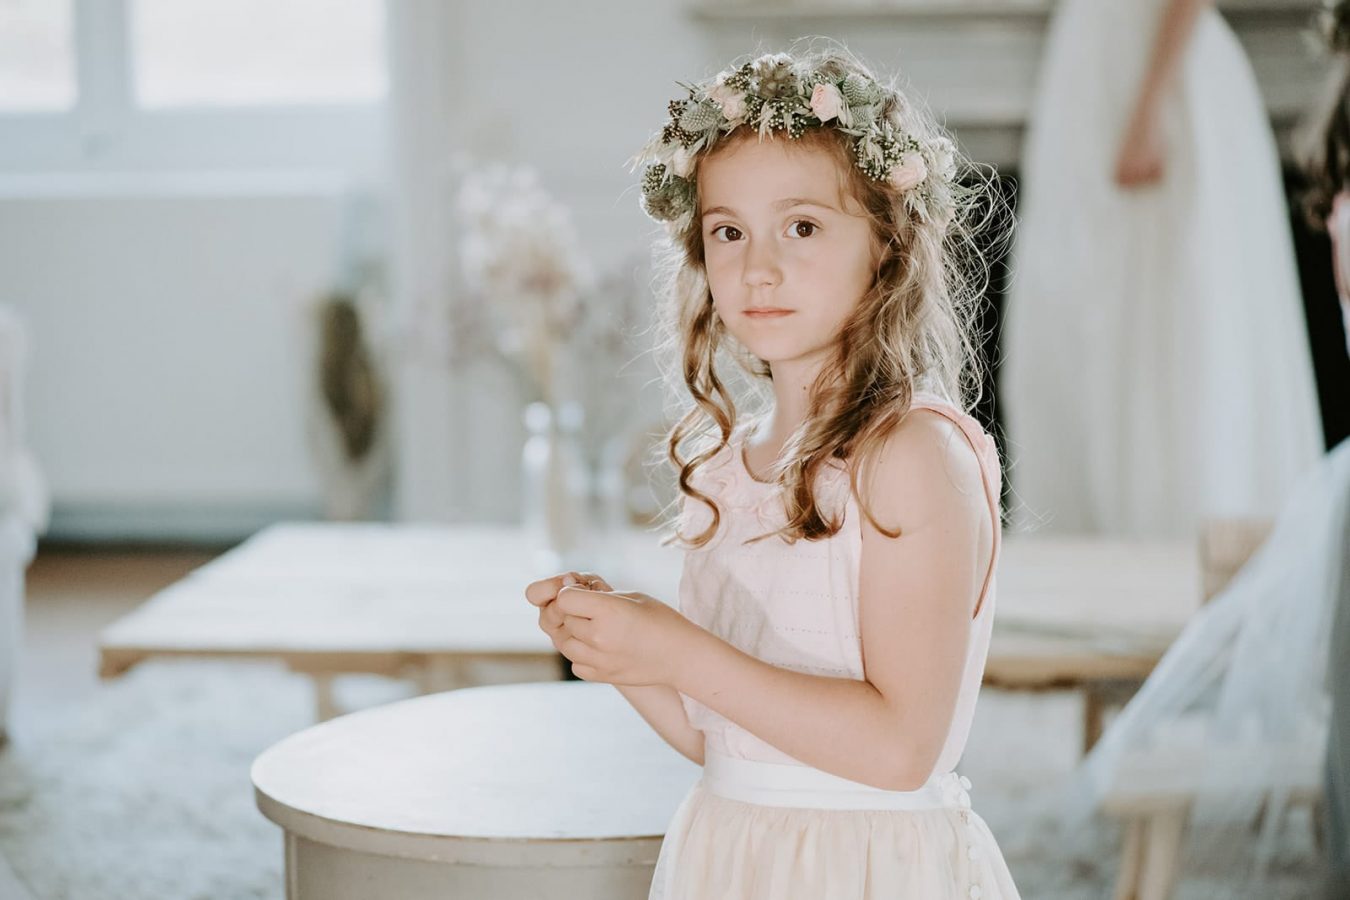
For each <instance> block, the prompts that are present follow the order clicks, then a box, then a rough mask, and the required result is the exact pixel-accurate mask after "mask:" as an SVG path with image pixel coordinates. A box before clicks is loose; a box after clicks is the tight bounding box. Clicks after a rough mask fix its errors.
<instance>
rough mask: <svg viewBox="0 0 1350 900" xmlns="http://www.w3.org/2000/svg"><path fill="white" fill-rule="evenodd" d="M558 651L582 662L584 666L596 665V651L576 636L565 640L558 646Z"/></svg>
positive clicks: (575, 660)
mask: <svg viewBox="0 0 1350 900" xmlns="http://www.w3.org/2000/svg"><path fill="white" fill-rule="evenodd" d="M558 652H559V653H561V654H562V655H563V656H565V657H567V658H568V659H570V660H571V661H572V662H574V663H581V664H582V665H583V666H590V665H594V664H595V662H596V660H595V651H594V650H592V649H591V648H590V647H588V646H587V645H586V644H585V643H583V642H582V641H579V640H577V639H576V638H574V637H569V638H568V639H567V640H565V641H563V642H562V643H561V644H560V645H559V646H558Z"/></svg>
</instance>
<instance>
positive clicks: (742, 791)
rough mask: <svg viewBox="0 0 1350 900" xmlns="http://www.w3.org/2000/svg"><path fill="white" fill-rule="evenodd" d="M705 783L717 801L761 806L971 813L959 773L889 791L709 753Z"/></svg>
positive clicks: (816, 771)
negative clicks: (936, 810) (919, 784)
mask: <svg viewBox="0 0 1350 900" xmlns="http://www.w3.org/2000/svg"><path fill="white" fill-rule="evenodd" d="M702 784H703V785H704V786H705V787H706V788H707V789H708V790H709V791H711V792H712V793H714V794H717V795H718V796H719V797H726V798H728V799H730V800H740V801H743V802H745V803H757V804H759V805H761V806H797V807H810V808H813V809H941V808H943V807H947V808H953V809H969V808H970V796H969V795H968V794H967V793H966V789H967V788H969V787H970V780H969V779H967V778H965V777H964V776H960V775H957V774H956V773H955V772H944V773H942V774H940V775H934V776H932V777H931V778H929V779H928V781H927V783H926V784H924V785H923V787H921V788H919V789H918V790H914V791H888V790H884V789H882V788H878V787H873V786H871V785H868V784H862V783H860V782H857V781H850V780H849V779H847V778H841V777H840V776H838V775H832V774H830V773H829V772H823V771H821V770H820V769H816V768H813V767H811V766H796V765H784V764H782V763H771V762H760V761H758V760H750V759H736V758H734V757H730V756H722V755H721V754H718V753H708V754H707V756H706V757H705V759H704V762H703V779H702Z"/></svg>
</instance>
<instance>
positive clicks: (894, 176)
mask: <svg viewBox="0 0 1350 900" xmlns="http://www.w3.org/2000/svg"><path fill="white" fill-rule="evenodd" d="M927 177H928V164H927V163H925V162H924V161H923V156H922V155H920V154H918V153H915V152H913V151H909V152H906V153H902V154H900V161H899V162H898V163H896V164H895V165H894V166H892V167H891V171H890V173H889V174H888V175H887V180H888V181H890V183H891V186H892V187H894V188H895V189H896V190H897V191H902V192H903V191H908V190H911V189H913V188H915V187H918V185H919V184H921V183H922V182H923V180H924V179H925V178H927Z"/></svg>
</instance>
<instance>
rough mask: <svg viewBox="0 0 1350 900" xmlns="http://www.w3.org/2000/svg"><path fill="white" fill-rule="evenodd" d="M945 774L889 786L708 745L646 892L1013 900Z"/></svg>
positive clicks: (692, 896) (652, 897)
mask: <svg viewBox="0 0 1350 900" xmlns="http://www.w3.org/2000/svg"><path fill="white" fill-rule="evenodd" d="M969 787H970V781H969V779H966V778H964V777H961V776H959V775H957V774H956V773H955V772H947V773H945V774H941V775H935V776H933V778H931V779H929V781H928V783H927V784H925V785H924V786H923V787H922V788H920V789H919V790H916V791H903V792H902V791H885V790H880V789H877V788H873V787H870V786H868V785H864V784H859V783H857V782H853V781H849V780H847V779H844V778H839V777H838V776H835V775H831V774H829V773H828V772H822V771H820V770H819V769H814V768H809V767H806V766H791V765H781V764H778V763H764V762H755V761H750V760H743V759H732V758H730V757H724V756H720V755H717V754H711V753H710V754H709V755H708V758H707V760H706V761H705V765H704V770H703V777H702V778H701V779H700V780H699V781H698V783H696V784H695V785H694V786H693V788H691V789H690V792H689V794H688V795H687V796H686V797H685V799H684V801H683V803H681V804H680V807H679V809H678V810H677V811H676V813H675V816H674V818H673V820H672V821H671V824H670V827H669V828H668V829H667V831H666V838H665V842H664V843H663V844H662V845H661V854H660V857H659V858H658V860H657V863H656V871H655V874H654V876H653V878H652V887H651V892H650V894H649V895H648V896H649V900H822V898H829V900H902V898H903V900H910V898H913V900H981V898H983V900H1008V898H1018V893H1017V888H1016V887H1015V886H1014V885H1013V880H1012V875H1011V873H1009V871H1008V867H1007V864H1006V863H1005V862H1004V860H1003V854H1002V852H1001V851H1000V850H999V847H998V843H997V842H996V841H995V840H994V836H993V834H992V833H991V832H990V831H989V827H988V825H986V824H985V822H984V820H983V819H982V818H980V816H979V815H978V814H976V813H975V811H974V810H973V809H971V805H970V795H969V794H968V793H967V790H968V789H969Z"/></svg>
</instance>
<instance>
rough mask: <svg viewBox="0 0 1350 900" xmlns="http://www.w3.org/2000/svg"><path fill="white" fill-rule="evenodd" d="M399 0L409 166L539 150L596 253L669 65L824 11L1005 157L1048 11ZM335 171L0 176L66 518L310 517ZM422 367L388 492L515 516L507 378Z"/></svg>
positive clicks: (251, 520) (0, 279)
mask: <svg viewBox="0 0 1350 900" xmlns="http://www.w3.org/2000/svg"><path fill="white" fill-rule="evenodd" d="M1272 2H1274V3H1275V4H1276V5H1280V4H1281V3H1282V2H1283V0H1272ZM1248 5H1250V4H1248ZM1285 5H1288V4H1285ZM1296 6H1299V5H1297V4H1296ZM1306 6H1307V5H1306V4H1304V5H1301V6H1299V8H1300V9H1302V8H1306ZM400 8H401V10H402V13H401V14H403V15H411V16H414V17H416V16H419V15H423V16H425V17H426V21H427V22H428V23H429V24H431V25H433V26H434V27H436V28H439V29H442V30H443V33H441V34H439V35H438V39H439V41H440V44H441V45H442V52H441V53H439V54H438V55H437V56H436V57H435V59H434V60H433V62H434V65H433V66H432V67H431V68H427V67H426V66H423V65H421V64H420V63H418V64H417V65H413V66H410V67H408V68H407V70H406V71H405V73H404V75H405V77H408V76H409V74H410V73H411V75H412V77H415V78H418V79H430V80H432V81H429V82H427V86H428V87H434V88H435V89H434V90H428V91H426V92H425V96H426V97H428V98H430V99H428V100H427V101H426V104H427V107H426V109H424V110H423V112H425V114H426V115H436V114H438V113H439V114H443V115H444V116H445V117H446V121H445V122H444V123H442V125H441V126H439V127H438V128H437V129H436V130H435V131H434V132H432V134H433V135H434V137H433V138H432V140H431V141H430V145H425V144H427V141H426V140H424V141H423V143H424V146H422V147H420V148H413V150H414V151H415V152H413V153H412V155H411V156H410V155H408V154H407V153H406V152H405V153H404V155H401V156H396V158H397V159H399V160H400V165H405V164H414V165H415V164H417V163H416V159H418V158H420V159H421V160H422V162H421V163H420V164H421V165H423V166H424V167H425V168H426V170H427V171H435V170H436V166H437V165H439V160H440V159H441V158H442V157H444V158H449V157H452V156H453V155H454V154H456V153H459V152H469V153H472V154H474V155H475V156H477V157H479V158H484V157H504V158H507V159H510V160H513V161H516V162H528V163H530V164H533V165H535V166H537V167H538V168H539V169H540V170H541V173H542V175H543V178H544V181H545V183H546V184H547V185H548V186H549V188H550V189H551V190H552V191H553V192H554V193H555V194H556V195H557V196H558V197H559V198H560V199H561V200H563V201H564V202H566V203H568V204H569V205H571V207H572V208H573V209H574V211H575V216H576V220H577V222H578V224H579V225H580V227H581V230H582V233H583V235H584V236H585V240H586V244H587V247H588V250H589V251H590V252H591V253H592V254H593V257H594V259H595V261H596V263H597V264H598V265H600V266H601V267H603V266H606V265H609V264H612V263H613V262H614V261H616V260H618V259H620V258H622V257H623V256H624V255H625V254H627V253H630V252H632V251H633V250H634V249H636V248H640V247H642V246H644V245H645V244H647V243H648V242H649V240H650V238H651V237H652V236H653V235H654V234H655V233H656V227H655V226H654V225H653V224H652V223H650V222H649V221H648V220H647V219H646V218H645V217H644V216H642V214H641V212H640V211H639V209H638V206H637V193H636V188H635V186H634V185H635V180H634V176H633V175H632V174H630V173H629V172H628V171H627V170H626V168H625V166H624V163H625V161H626V160H627V159H628V157H629V156H630V155H631V154H632V153H633V152H634V151H635V150H636V149H637V148H638V147H639V146H640V145H641V144H642V143H643V142H644V141H645V139H646V138H647V136H648V134H649V132H650V131H652V130H654V129H656V128H658V127H659V126H660V125H661V123H662V121H663V119H664V114H665V107H666V103H667V101H669V100H670V99H672V98H674V97H676V96H678V95H679V92H680V91H679V88H678V86H677V85H676V84H675V82H676V80H690V79H695V78H699V77H702V76H704V75H709V74H712V73H714V72H716V71H717V70H718V69H720V68H721V67H722V66H723V65H725V63H726V61H727V60H728V59H730V58H731V57H734V56H736V55H739V54H741V53H744V52H747V51H750V50H753V49H756V48H758V47H760V46H761V45H762V46H763V47H764V48H765V49H773V48H776V47H777V46H779V45H781V44H782V43H785V42H786V41H787V40H789V39H791V38H792V37H795V36H798V35H801V34H812V33H828V34H831V35H833V36H835V37H838V38H841V39H843V40H845V41H846V42H847V43H848V44H849V45H850V46H851V47H853V49H855V50H856V51H857V52H859V53H860V54H861V55H863V56H864V57H866V58H869V59H871V60H872V61H874V62H875V63H877V64H878V65H879V66H881V67H883V68H887V69H889V68H891V67H899V68H901V69H902V70H903V71H904V72H906V74H907V75H908V77H909V78H910V80H911V82H912V83H913V87H914V90H915V91H917V92H918V93H919V94H921V95H924V96H927V97H928V99H929V102H930V103H931V104H932V105H933V106H934V107H935V108H937V109H938V110H939V111H940V112H944V113H945V114H946V118H947V121H948V124H949V125H951V126H952V127H953V128H955V129H956V130H957V132H958V135H959V136H960V137H962V138H963V140H964V142H965V143H966V144H967V147H968V149H970V150H971V151H972V153H973V154H974V155H976V156H978V157H981V158H984V159H985V160H987V161H991V162H996V163H997V162H1008V161H1010V160H1012V159H1013V158H1014V156H1015V153H1016V148H1017V142H1018V134H1019V131H1018V127H1019V125H1020V122H1021V120H1022V117H1023V115H1024V113H1025V109H1026V106H1027V102H1028V100H1029V97H1030V94H1031V91H1032V89H1033V86H1034V80H1035V72H1036V60H1037V57H1038V53H1039V47H1040V42H1041V34H1042V30H1043V28H1044V24H1045V23H1044V18H1043V17H1038V16H1036V15H1032V16H1019V15H1009V16H1001V17H997V18H996V19H994V20H989V21H976V20H969V19H959V18H958V19H951V18H944V17H940V16H939V17H933V16H920V17H917V18H908V19H903V20H902V19H891V18H887V17H884V16H866V17H856V16H854V17H834V18H824V17H812V16H802V17H784V18H774V19H767V20H744V19H736V18H709V17H706V16H698V15H694V14H691V13H690V12H688V11H687V9H686V7H685V5H684V4H683V3H679V2H675V0H659V2H642V3H626V2H617V0H591V2H586V3H579V4H555V3H544V2H538V0H493V2H488V0H474V2H466V3H462V4H445V5H444V6H442V5H440V4H439V3H438V2H423V3H420V4H418V3H413V2H411V0H408V2H405V3H402V4H401V5H400ZM1275 18H1277V19H1278V20H1279V21H1278V23H1277V25H1278V27H1276V25H1271V24H1270V23H1266V22H1264V21H1263V20H1261V19H1260V18H1259V17H1257V19H1254V20H1251V21H1250V23H1249V25H1248V26H1246V27H1245V29H1244V31H1243V34H1244V40H1246V41H1247V43H1248V46H1249V49H1251V51H1252V52H1253V54H1254V56H1255V60H1254V61H1255V64H1256V67H1257V70H1258V72H1259V73H1260V74H1261V75H1262V78H1263V85H1264V86H1265V88H1266V90H1267V97H1268V99H1270V100H1271V103H1272V108H1273V110H1274V111H1275V112H1276V114H1277V116H1282V117H1284V118H1285V119H1287V118H1288V116H1289V113H1290V111H1291V110H1292V109H1294V108H1295V107H1296V106H1297V104H1298V103H1299V102H1301V98H1302V97H1303V96H1305V89H1306V90H1308V91H1310V90H1311V86H1312V84H1313V83H1314V78H1313V75H1312V73H1313V72H1314V71H1315V70H1314V67H1313V65H1312V64H1311V63H1308V62H1306V61H1300V60H1301V59H1302V53H1303V48H1302V47H1301V45H1299V44H1298V38H1297V28H1298V27H1301V26H1302V24H1303V22H1304V21H1305V17H1303V14H1302V13H1301V12H1300V13H1299V15H1298V16H1292V17H1291V16H1289V15H1284V16H1283V17H1282V18H1281V17H1279V16H1276V17H1275ZM415 26H416V23H414V27H415ZM394 65H395V66H397V65H399V63H398V61H395V62H394ZM433 82H434V83H433ZM417 113H418V110H416V109H413V110H407V109H405V110H404V114H405V116H414V117H415V116H416V115H417ZM405 121H406V119H405ZM377 144H379V141H374V142H372V146H374V145H377ZM442 145H443V146H442ZM406 150H407V148H405V151H406ZM396 152H397V151H396ZM418 154H420V157H419V156H418ZM410 159H411V160H414V162H413V163H409V160H410ZM49 168H50V167H49ZM417 171H420V170H417ZM287 173H289V174H287ZM418 184H420V182H419V183H415V184H413V185H411V188H413V189H416V188H417V187H418ZM445 187H446V185H443V184H442V185H438V184H435V183H428V184H427V186H426V190H427V191H429V192H431V193H430V194H429V195H428V196H424V197H423V198H421V200H420V201H419V202H420V203H421V204H422V210H423V213H422V217H421V218H420V219H419V218H418V216H411V217H405V219H404V223H405V225H411V227H417V225H418V223H419V222H420V221H424V220H425V218H426V212H425V210H426V208H427V206H428V204H431V205H434V204H436V203H442V202H446V201H447V200H448V195H445V194H441V193H437V191H438V190H440V189H442V188H445ZM407 188H408V186H407V185H405V190H406V189H407ZM342 190H343V189H342V185H341V178H339V177H329V176H324V177H316V176H314V175H312V174H305V173H303V172H301V171H299V170H297V169H295V168H290V169H287V170H284V171H277V172H273V173H271V174H269V175H266V176H259V175H257V174H249V173H245V172H240V173H236V174H234V175H226V176H210V175H204V174H203V173H198V172H193V171H187V172H183V173H180V175H178V176H172V177H169V176H161V177H157V176H155V175H153V174H145V173H142V174H140V175H135V176H119V175H116V174H102V175H99V174H93V175H88V176H81V177H79V178H70V177H65V176H63V175H62V174H61V173H60V172H59V171H58V172H51V171H48V173H47V174H45V175H43V176H42V177H41V178H34V177H31V176H22V175H19V174H15V173H12V172H11V173H8V174H3V173H0V303H6V304H11V305H13V306H15V307H16V308H18V309H19V310H20V311H21V312H22V313H23V314H24V315H25V316H26V317H27V318H28V320H29V322H30V325H31V328H32V331H33V352H32V372H31V375H30V378H29V391H30V398H29V403H28V410H29V415H30V426H29V429H30V430H29V433H30V434H31V436H32V442H33V445H34V449H35V451H36V453H37V455H38V457H39V459H40V460H41V462H42V464H43V466H44V467H45V469H46V472H47V474H48V477H49V478H50V480H51V483H52V488H53V497H54V503H55V515H54V519H53V527H52V535H53V536H61V537H81V536H83V537H126V536H142V537H165V538H175V537H176V538H183V539H193V538H207V539H232V538H239V537H242V536H244V535H245V534H247V533H248V532H249V531H251V530H253V529H254V528H256V527H258V526H260V525H262V524H265V523H266V522H268V521H271V520H274V519H276V518H281V517H291V516H310V515H317V514H318V510H319V508H320V506H321V501H320V496H319V488H318V481H317V478H316V477H315V475H314V472H313V467H312V464H311V462H310V455H309V453H308V449H307V447H306V444H305V440H306V439H305V437H304V435H305V430H304V404H305V398H306V395H307V391H308V389H309V388H308V382H307V378H308V377H309V372H310V366H309V361H308V360H307V359H306V358H304V354H303V348H304V347H305V346H306V345H305V343H304V340H303V339H304V335H305V332H304V331H303V328H304V326H303V324H302V321H303V320H302V318H301V317H300V316H299V314H298V313H297V312H296V305H297V304H298V303H300V302H301V301H303V300H304V299H305V298H307V297H310V296H312V295H313V294H314V293H315V292H316V291H318V290H321V289H323V288H325V287H327V286H329V285H331V284H332V282H333V280H334V279H335V278H336V277H337V276H338V275H339V273H340V271H341V262H340V259H339V257H340V253H341V246H342V229H343V227H344V220H343V216H344V200H343V194H342ZM402 202H404V203H405V204H406V203H408V202H409V201H408V198H406V197H405V198H404V200H403V201H402ZM396 205H397V203H396ZM395 218H397V217H395ZM443 228H444V230H443V231H441V232H438V233H437V235H436V237H435V240H434V241H430V242H427V241H424V242H423V243H422V244H416V245H415V244H414V243H408V244H407V246H410V247H414V250H413V251H412V253H411V256H412V257H413V261H412V266H413V268H414V269H417V268H420V269H421V270H422V271H430V270H434V269H436V268H438V267H441V266H443V265H451V263H450V262H449V261H448V256H447V259H446V260H436V259H430V260H429V259H428V258H427V257H428V254H435V253H436V252H438V249H439V251H440V252H444V253H446V254H452V253H453V246H452V244H451V242H452V241H453V238H454V235H455V231H454V223H453V222H452V221H451V222H445V223H444V224H443ZM404 239H405V242H406V240H407V235H404ZM407 253H408V251H407V249H406V247H405V260H404V262H405V263H407V262H408V260H407V258H406V255H407ZM405 268H406V266H405ZM404 275H405V277H407V276H408V272H406V271H405V273H404ZM413 275H414V279H415V277H416V272H414V273H413ZM450 281H451V282H452V281H453V278H451V279H450ZM437 289H439V288H437ZM403 291H404V293H405V295H407V294H409V293H416V286H415V285H414V286H412V287H410V286H409V285H408V284H406V283H405V284H404V286H403ZM405 299H406V297H405ZM410 371H412V374H413V377H415V378H417V379H419V380H418V381H417V383H416V385H415V391H416V392H419V393H420V394H425V396H422V397H420V399H419V400H418V401H417V403H416V404H414V405H412V406H411V407H405V408H403V409H402V410H401V415H402V416H403V421H402V423H401V427H400V435H401V436H403V437H404V438H405V439H406V440H407V441H408V442H410V443H411V444H412V445H413V446H412V447H411V448H410V449H408V448H405V452H404V454H403V456H402V458H403V459H404V460H405V462H406V461H407V460H409V459H413V460H414V464H410V465H408V466H405V471H404V473H403V475H404V478H403V483H402V485H401V486H400V489H399V490H400V498H401V500H402V504H401V512H402V515H403V516H404V517H406V518H417V519H424V518H445V519H468V518H490V519H496V520H508V519H510V518H512V517H514V516H515V514H516V510H517V509H518V508H519V502H520V496H519V490H518V485H517V483H516V475H517V472H518V468H519V462H518V460H519V451H520V439H521V428H520V423H519V412H518V407H517V404H516V401H515V399H514V398H513V397H512V396H511V395H510V393H509V390H508V384H509V382H508V381H507V380H506V379H505V378H504V377H503V376H501V374H500V373H497V372H492V371H484V370H481V369H480V370H478V371H477V372H475V373H474V374H473V376H472V378H461V379H459V380H458V381H456V382H453V383H452V382H450V381H449V380H448V379H445V378H443V377H442V378H441V379H440V383H434V382H436V378H435V377H433V376H432V375H430V374H427V372H426V371H425V370H423V371H422V373H421V374H418V373H417V372H416V370H410ZM405 384H406V382H405ZM427 411H431V412H432V413H436V412H437V411H443V415H444V420H443V421H441V422H438V423H435V425H434V427H432V428H429V429H422V430H419V426H417V425H416V423H412V424H410V423H409V421H408V417H409V416H410V415H415V414H423V413H426V412H427ZM438 466H440V467H443V468H444V473H443V477H439V481H440V483H441V485H442V486H443V488H444V489H443V490H439V489H435V482H437V480H438V476H437V475H436V474H435V472H434V471H433V470H434V468H435V467H438Z"/></svg>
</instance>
